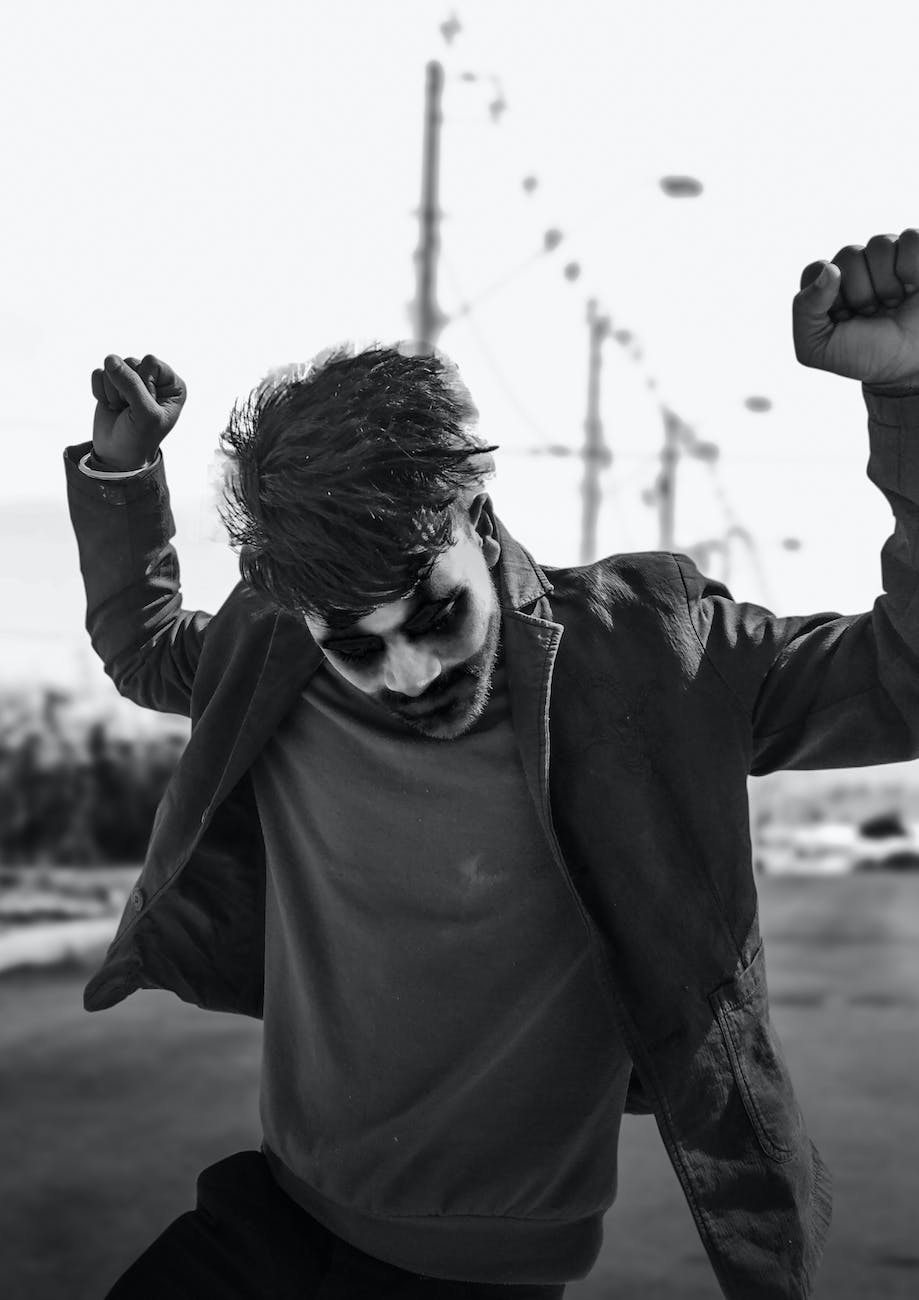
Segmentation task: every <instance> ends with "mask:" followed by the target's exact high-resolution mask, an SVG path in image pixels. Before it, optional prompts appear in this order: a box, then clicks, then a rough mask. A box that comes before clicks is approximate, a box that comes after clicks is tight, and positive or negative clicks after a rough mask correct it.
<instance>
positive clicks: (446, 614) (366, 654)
mask: <svg viewBox="0 0 919 1300" xmlns="http://www.w3.org/2000/svg"><path fill="white" fill-rule="evenodd" d="M458 605H459V601H454V603H453V604H452V605H449V606H448V607H447V609H446V610H444V611H443V612H442V613H441V614H439V615H438V617H437V618H435V619H432V620H431V622H430V623H426V624H425V625H424V627H421V628H417V629H412V630H411V631H410V632H409V635H410V636H411V638H412V640H421V639H422V638H423V637H426V636H430V635H431V634H432V633H434V635H435V636H436V635H437V634H438V633H440V632H446V631H447V630H448V629H449V628H450V625H451V624H452V623H454V622H455V621H456V616H457V612H458ZM329 649H330V650H332V651H333V653H334V654H336V655H337V656H338V657H339V659H343V660H344V661H345V663H367V662H368V661H369V660H370V659H372V658H373V657H374V655H377V654H379V653H380V647H379V645H375V644H370V645H366V646H359V647H358V646H355V647H354V648H353V649H351V650H343V649H341V648H340V647H339V646H337V645H332V646H329Z"/></svg>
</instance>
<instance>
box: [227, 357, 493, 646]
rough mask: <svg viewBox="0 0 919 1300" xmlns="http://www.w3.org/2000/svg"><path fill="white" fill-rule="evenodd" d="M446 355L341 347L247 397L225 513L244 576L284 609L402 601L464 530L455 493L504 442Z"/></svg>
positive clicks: (353, 610) (350, 608) (236, 417)
mask: <svg viewBox="0 0 919 1300" xmlns="http://www.w3.org/2000/svg"><path fill="white" fill-rule="evenodd" d="M477 419H478V411H477V410H476V407H475V405H474V404H473V401H472V398H471V396H470V394H469V391H468V389H467V388H466V385H465V384H464V383H463V381H462V379H461V378H460V375H459V372H458V370H457V369H456V367H455V365H454V364H453V363H452V362H451V361H450V360H449V359H448V358H447V357H445V356H444V355H443V354H442V353H434V354H429V355H406V354H405V353H403V352H402V351H400V350H399V349H398V348H396V347H384V346H381V345H374V346H373V347H371V348H367V349H365V350H364V351H361V352H357V353H356V354H355V353H353V352H352V349H351V348H350V346H348V345H345V346H343V347H341V348H337V349H333V350H332V351H331V352H328V353H325V354H323V355H322V356H321V358H317V360H316V361H314V362H313V363H312V364H311V365H310V366H300V367H293V368H289V369H288V371H287V373H284V372H274V373H273V374H271V375H269V376H268V377H267V378H266V379H265V380H263V381H262V383H261V384H260V385H259V386H258V387H257V388H255V389H253V390H252V392H251V393H250V394H249V396H248V398H247V399H246V400H245V401H243V402H237V403H236V405H235V406H234V408H233V411H232V413H231V415H230V419H229V422H228V424H227V427H226V429H225V430H224V431H223V433H222V434H221V435H220V450H221V451H222V452H223V453H224V455H225V456H226V457H227V459H228V461H229V470H230V472H229V474H228V476H227V480H226V484H225V488H224V495H223V501H222V503H221V505H220V517H221V519H222V521H223V523H224V526H225V527H226V529H227V532H228V534H229V536H230V541H231V544H232V545H233V546H234V548H237V549H238V550H239V554H240V562H239V563H240V573H241V575H242V577H243V578H244V579H245V580H246V581H247V582H249V583H250V584H251V585H252V586H253V587H254V588H255V589H256V590H258V591H260V592H262V593H263V594H264V595H266V596H268V597H269V599H271V600H272V601H273V602H274V603H275V604H276V605H277V606H278V607H280V608H281V609H285V610H288V611H291V612H300V613H307V614H312V615H315V616H318V617H320V618H322V619H323V620H324V621H326V622H327V623H329V625H330V626H339V627H341V626H347V625H348V624H349V623H352V622H355V621H356V620H357V619H359V618H362V617H363V616H364V615H365V614H368V613H369V612H370V611H371V610H373V609H375V608H376V607H377V606H379V605H382V604H385V603H387V602H389V601H392V600H398V599H400V598H401V597H403V596H405V595H407V594H408V593H409V592H410V591H412V590H413V589H414V588H415V586H416V585H417V584H418V583H419V582H421V581H423V580H424V579H425V578H426V577H427V576H428V574H429V573H430V570H431V568H432V567H433V565H434V562H435V560H436V559H437V556H438V555H439V554H440V553H441V552H442V551H443V550H444V549H445V548H446V547H447V546H449V545H451V543H452V542H453V541H454V537H455V534H454V524H455V522H456V520H455V513H454V510H453V506H454V503H455V501H456V498H457V496H458V494H459V493H460V492H461V491H462V490H463V489H464V488H467V487H469V486H470V485H471V484H472V483H474V482H475V481H476V480H477V479H479V478H481V476H482V470H481V468H477V467H476V466H475V464H474V463H470V458H471V457H474V456H478V455H481V454H482V453H485V452H491V451H494V450H496V448H495V447H487V446H484V445H483V444H482V443H481V441H479V439H478V438H477V437H475V436H473V434H472V432H471V431H472V427H473V426H474V425H475V422H476V420H477Z"/></svg>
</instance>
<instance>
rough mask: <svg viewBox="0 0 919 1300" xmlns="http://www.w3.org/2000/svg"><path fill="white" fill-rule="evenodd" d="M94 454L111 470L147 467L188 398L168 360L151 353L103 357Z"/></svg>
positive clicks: (96, 379) (95, 381) (96, 374)
mask: <svg viewBox="0 0 919 1300" xmlns="http://www.w3.org/2000/svg"><path fill="white" fill-rule="evenodd" d="M92 388H93V396H94V397H95V399H96V413H95V416H94V418H93V454H94V455H95V456H97V457H98V458H99V459H100V460H101V461H102V462H103V463H104V464H105V465H106V466H111V467H112V469H119V470H128V469H139V468H140V466H141V465H144V464H148V463H149V462H150V461H152V460H153V458H154V456H155V455H156V450H157V448H158V447H159V445H160V443H161V442H162V441H163V439H164V438H165V437H166V434H167V433H168V432H169V430H170V429H171V428H172V427H173V425H174V424H175V422H176V420H178V418H179V415H180V413H181V410H182V407H183V406H184V405H185V398H186V396H187V393H186V388H185V383H184V381H183V380H182V379H180V378H179V376H178V375H177V374H176V373H175V371H174V370H173V369H172V367H171V366H168V365H167V364H166V362H165V361H160V360H159V359H158V358H157V357H154V356H150V355H149V354H148V355H147V356H145V357H144V359H143V361H138V360H137V358H136V357H125V358H124V359H122V358H121V357H118V356H115V354H114V353H112V354H111V355H110V356H107V357H106V358H105V363H104V365H103V367H102V369H100V370H94V371H93V377H92Z"/></svg>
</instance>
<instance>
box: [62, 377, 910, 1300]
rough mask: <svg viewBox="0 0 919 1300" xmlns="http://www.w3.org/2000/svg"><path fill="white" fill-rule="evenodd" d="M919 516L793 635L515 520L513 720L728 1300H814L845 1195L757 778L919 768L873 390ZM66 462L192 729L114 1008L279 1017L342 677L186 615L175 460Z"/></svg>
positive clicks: (149, 652) (71, 457) (142, 684)
mask: <svg viewBox="0 0 919 1300" xmlns="http://www.w3.org/2000/svg"><path fill="white" fill-rule="evenodd" d="M863 392H864V396H865V401H866V404H867V407H868V415H869V421H868V423H869V435H870V459H869V463H868V477H869V478H870V479H871V481H872V482H873V483H875V485H876V486H877V487H878V488H879V489H880V490H881V491H882V492H883V493H884V495H885V497H886V498H887V500H888V502H889V503H890V505H891V507H892V509H893V512H894V516H895V529H894V532H893V535H892V536H891V537H890V538H889V540H888V541H887V542H886V544H885V546H884V548H883V552H882V575H883V581H884V587H885V593H884V594H882V595H881V596H879V597H878V599H877V600H876V601H875V604H874V607H873V609H872V611H871V612H868V613H863V614H858V615H851V616H841V615H838V614H833V613H821V614H815V615H812V616H806V617H785V618H783V617H777V616H776V615H774V614H772V613H771V612H770V611H768V610H766V609H763V608H761V607H759V606H757V605H752V604H744V603H738V602H735V601H734V600H733V599H732V597H731V595H730V593H729V592H728V590H727V589H726V588H725V587H724V586H723V585H722V584H721V583H720V582H716V581H712V580H710V579H707V578H706V577H704V576H703V575H702V574H701V573H700V572H699V570H698V569H697V568H696V566H695V565H694V564H693V562H692V561H691V560H690V559H689V558H688V557H687V556H685V555H681V554H669V553H663V552H648V553H640V554H626V555H618V556H613V557H610V558H607V559H603V560H600V561H598V562H597V563H595V564H591V565H588V566H586V567H580V568H564V569H563V568H548V567H545V566H543V567H540V566H538V565H537V564H536V563H535V561H534V560H533V559H532V558H531V556H530V555H529V553H528V552H527V551H526V550H525V549H524V548H523V547H522V546H520V545H519V544H518V543H517V542H516V541H515V540H514V539H513V538H512V537H511V536H510V535H509V533H508V532H507V530H506V529H505V528H504V527H503V526H502V525H501V523H500V521H499V520H496V526H497V529H498V536H499V539H500V542H501V548H502V549H501V559H500V561H499V564H498V566H497V574H498V586H499V598H500V601H501V605H502V633H503V638H504V653H505V661H506V665H507V676H508V686H509V690H510V696H511V714H512V720H513V725H514V730H515V734H516V736H517V740H518V745H519V749H520V755H521V760H522V763H523V768H524V772H525V774H526V778H527V782H528V785H529V788H530V792H531V794H532V797H533V800H534V804H535V807H536V810H537V813H538V815H539V818H540V821H541V825H542V828H543V831H544V833H545V835H546V837H547V841H548V843H549V845H550V847H551V849H552V853H553V857H554V859H555V862H556V864H557V866H558V869H559V871H560V872H561V874H562V876H563V878H564V880H565V882H566V884H567V887H568V888H569V890H570V891H571V897H572V901H573V905H574V906H576V907H577V908H578V909H579V911H580V914H581V917H582V920H583V924H584V927H585V934H586V936H587V939H588V941H589V943H590V948H591V952H592V956H593V961H594V964H595V969H596V972H597V975H598V978H599V982H600V987H601V989H602V991H603V995H604V996H605V997H607V998H608V999H609V1004H610V1007H611V1009H612V1012H613V1014H614V1016H615V1023H616V1024H617V1025H618V1027H619V1030H620V1032H621V1034H622V1037H623V1039H624V1041H625V1044H626V1046H627V1049H628V1052H629V1055H630V1056H631V1058H632V1061H633V1065H634V1072H633V1083H632V1087H631V1089H630V1094H629V1104H628V1109H629V1110H631V1111H633V1112H634V1111H638V1112H646V1113H653V1115H654V1117H655V1120H656V1123H657V1126H658V1129H659V1131H660V1134H661V1137H662V1139H663V1141H664V1143H665V1146H666V1149H667V1153H668V1155H669V1158H670V1161H671V1163H672V1166H673V1169H674V1171H675V1173H676V1176H677V1177H678V1179H679V1181H680V1184H681V1186H682V1189H683V1192H684V1195H685V1197H686V1200H687V1202H688V1204H689V1207H690V1210H691V1212H692V1214H693V1217H694V1220H695V1223H696V1227H697V1229H698V1232H699V1235H700V1238H701V1240H702V1242H703V1244H704V1246H705V1249H706V1251H707V1253H708V1256H709V1259H710V1261H711V1264H712V1267H713V1269H714V1272H715V1275H716V1277H717V1279H718V1282H719V1284H720V1286H721V1289H722V1291H723V1293H724V1295H725V1296H726V1297H728V1298H729V1300H779V1298H780V1297H781V1298H782V1300H804V1298H805V1297H808V1296H810V1295H811V1294H812V1290H813V1286H814V1278H815V1273H816V1269H817V1266H818V1264H819V1260H820V1257H821V1255H822V1252H823V1246H824V1241H825V1237H826V1233H827V1229H828V1226H829V1220H830V1213H831V1191H830V1178H829V1174H828V1172H827V1170H826V1167H825V1165H824V1164H823V1161H822V1160H821V1157H820V1155H819V1153H818V1152H817V1150H816V1148H815V1146H814V1145H813V1143H812V1142H811V1140H810V1138H809V1137H808V1135H807V1132H806V1129H805V1125H804V1119H803V1117H802V1114H801V1111H800V1108H799V1106H798V1104H797V1101H796V1099H795V1095H794V1092H793V1089H792V1084H791V1081H790V1079H789V1075H788V1070H787V1067H786V1063H785V1060H784V1056H783V1052H782V1047H781V1044H780V1042H779V1039H778V1037H777V1035H776V1033H775V1030H774V1028H773V1026H772V1024H771V1021H770V1015H769V1000H768V992H767V984H766V968H765V956H764V948H763V943H762V940H761V938H760V934H759V927H758V915H757V895H756V887H755V882H754V874H753V868H752V861H751V843H750V824H749V806H748V797H747V784H746V783H747V777H748V775H749V774H753V775H761V774H764V773H767V772H772V771H775V770H777V769H779V768H826V767H847V766H857V765H865V764H873V763H893V762H900V761H904V760H908V759H912V758H915V757H917V756H919V584H917V557H919V396H916V397H911V396H910V397H902V398H901V397H892V396H880V395H876V394H874V393H872V392H871V391H870V390H869V389H863ZM87 450H89V444H88V443H84V444H81V445H79V446H75V447H69V448H67V450H66V452H65V456H64V460H65V469H66V474H67V485H68V498H69V505H70V512H71V519H72V522H73V526H74V530H75V533H76V537H77V542H78V547H79V553H80V563H81V569H82V572H83V578H84V583H85V587H86V595H87V628H88V630H89V633H90V636H91V638H92V643H93V646H94V648H95V650H96V652H97V654H98V655H99V656H100V658H101V659H102V661H103V664H104V666H105V670H106V672H107V673H108V674H109V676H110V677H111V678H112V680H113V681H114V683H115V685H116V687H117V688H118V690H119V691H120V692H121V694H123V695H125V696H126V697H128V698H129V699H132V700H134V701H136V702H137V703H138V704H139V705H142V706H144V707H146V708H152V709H158V710H161V711H165V712H170V713H177V714H183V715H185V716H187V717H190V719H191V724H192V726H191V734H190V737H189V740H188V743H187V745H186V747H185V751H184V753H183V755H182V757H181V759H180V761H179V763H178V766H177V768H176V771H175V773H174V775H173V777H172V779H171V781H170V783H169V785H168V787H167V789H166V791H165V794H164V796H163V798H162V800H161V802H160V805H159V808H158V810H157V813H156V817H155V820H154V825H153V830H152V833H151V838H150V843H149V848H148V852H147V856H146V860H145V863H144V867H143V871H142V873H141V875H140V878H139V880H138V882H137V885H136V887H135V888H134V890H133V891H132V893H131V896H130V899H129V901H128V904H127V906H126V908H125V911H124V914H123V916H122V919H121V921H120V924H119V926H118V929H117V932H116V935H115V938H114V940H113V942H112V944H111V946H110V948H109V950H108V953H107V955H106V958H105V960H104V963H103V965H102V967H101V969H100V970H99V971H98V972H97V973H96V974H95V975H94V977H93V978H92V979H91V980H90V982H89V984H88V985H87V988H86V991H85V1006H86V1008H87V1009H88V1010H90V1011H95V1010H100V1009H102V1008H105V1007H110V1006H112V1005H114V1004H115V1003H117V1002H119V1001H121V1000H122V999H123V998H125V997H127V996H128V995H129V994H131V993H132V992H134V991H135V990H136V989H138V988H162V989H171V990H172V991H174V992H175V993H176V994H177V995H178V996H179V997H180V998H183V999H184V1000H186V1001H189V1002H193V1003H196V1004H197V1005H199V1006H202V1007H207V1008H211V1009H215V1010H222V1011H234V1012H239V1013H242V1014H246V1015H251V1016H259V1015H260V1014H261V1006H262V981H263V963H264V894H265V869H264V845H263V841H262V834H261V828H260V825H259V819H258V813H257V809H256V805H255V799H254V793H253V787H252V781H251V778H250V775H249V769H250V767H251V765H252V763H253V761H254V759H255V758H256V756H257V755H258V753H259V751H260V749H261V747H262V746H263V745H264V744H265V742H266V741H267V740H268V738H269V737H270V736H271V735H272V733H273V731H274V729H275V728H276V727H277V725H278V724H279V723H280V721H281V720H282V719H283V718H284V716H285V714H286V713H287V712H288V711H289V710H290V709H291V708H292V707H293V705H294V703H295V701H296V699H297V697H298V695H299V693H300V692H301V691H302V689H303V687H304V684H305V683H306V682H307V681H308V679H309V677H310V675H311V674H312V673H313V672H314V671H315V670H316V668H317V667H318V665H319V664H320V663H321V652H320V650H319V649H318V647H317V646H316V645H315V644H314V642H313V641H312V639H311V638H310V636H309V633H308V632H307V630H306V627H305V625H304V624H303V623H302V622H301V621H300V620H298V619H296V618H294V617H292V616H290V615H288V614H284V613H279V612H278V611H277V610H276V609H275V608H273V607H272V606H271V605H270V604H269V603H268V602H266V601H265V600H264V599H263V598H262V597H260V596H259V595H258V594H257V593H255V592H254V591H253V590H252V589H251V588H250V587H249V586H247V585H246V584H245V583H239V584H238V585H237V586H236V587H235V588H234V589H233V591H232V592H231V593H230V595H229V596H228V598H227V600H226V601H225V602H224V604H223V605H222V607H221V608H220V610H219V611H218V612H217V613H216V614H215V615H213V616H211V615H208V614H205V613H203V612H201V611H194V610H185V609H183V608H182V606H181V593H180V583H179V568H178V561H177V558H176V553H175V550H174V548H173V547H172V545H171V538H172V537H173V535H174V532H175V527H174V523H173V518H172V514H171V510H170V505H169V495H168V490H167V487H166V480H165V476H164V468H163V463H162V459H161V460H160V461H159V462H158V463H157V465H156V466H155V467H154V468H152V469H151V470H150V471H148V472H147V473H145V474H143V475H140V476H138V477H136V478H132V479H125V480H115V481H106V480H94V479H90V478H88V477H86V476H85V475H84V474H82V473H81V471H80V469H79V467H78V461H79V458H80V456H81V455H83V454H84V453H85V452H86V451H87Z"/></svg>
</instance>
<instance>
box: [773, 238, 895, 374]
mask: <svg viewBox="0 0 919 1300" xmlns="http://www.w3.org/2000/svg"><path fill="white" fill-rule="evenodd" d="M917 290H919V229H916V228H915V227H912V226H911V227H909V228H908V229H907V230H904V231H903V232H902V234H900V235H899V236H897V235H873V236H872V238H871V239H869V240H868V243H867V245H865V246H862V245H861V244H847V245H846V247H845V248H841V249H840V250H839V252H838V253H837V254H836V256H835V257H834V258H833V260H832V261H831V262H811V263H810V264H809V265H808V266H806V267H805V268H804V270H803V271H802V273H801V290H800V292H799V293H797V294H796V295H795V298H794V301H793V303H792V331H793V334H794V344H795V356H796V357H797V358H798V360H799V361H800V362H801V364H802V366H812V367H814V368H815V369H817V370H829V371H832V372H833V374H836V375H845V376H846V377H847V378H849V379H860V380H861V381H862V383H865V384H903V385H916V386H919V292H917Z"/></svg>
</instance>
